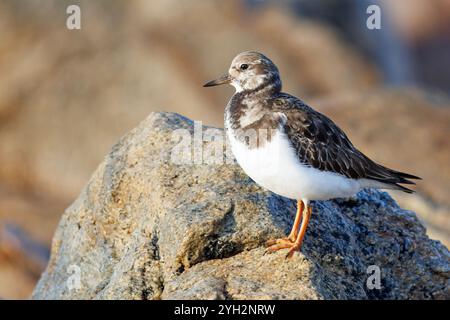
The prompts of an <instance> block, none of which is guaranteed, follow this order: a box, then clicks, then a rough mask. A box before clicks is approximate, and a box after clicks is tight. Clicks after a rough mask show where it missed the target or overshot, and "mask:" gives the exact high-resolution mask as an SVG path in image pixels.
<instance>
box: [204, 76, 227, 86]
mask: <svg viewBox="0 0 450 320" xmlns="http://www.w3.org/2000/svg"><path fill="white" fill-rule="evenodd" d="M230 82H231V77H230V75H229V74H228V73H227V74H225V75H223V76H221V77H220V78H219V79H216V80H212V81H209V82H207V83H205V84H204V85H203V86H204V87H214V86H218V85H221V84H226V83H230Z"/></svg>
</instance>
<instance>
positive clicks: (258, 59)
mask: <svg viewBox="0 0 450 320" xmlns="http://www.w3.org/2000/svg"><path fill="white" fill-rule="evenodd" d="M220 84H231V85H232V86H233V87H235V88H236V92H242V91H248V92H251V91H259V90H260V89H267V88H270V89H272V90H275V91H280V90H281V80H280V75H279V72H278V68H277V67H276V66H275V64H274V63H273V62H272V61H271V60H270V59H269V58H267V57H266V56H265V55H263V54H262V53H259V52H255V51H245V52H242V53H240V54H238V55H237V56H236V57H235V58H234V59H233V61H232V62H231V66H230V69H229V70H228V72H227V73H226V74H225V75H223V76H222V77H220V78H218V79H216V80H212V81H209V82H207V83H206V84H205V85H204V87H212V86H217V85H220Z"/></svg>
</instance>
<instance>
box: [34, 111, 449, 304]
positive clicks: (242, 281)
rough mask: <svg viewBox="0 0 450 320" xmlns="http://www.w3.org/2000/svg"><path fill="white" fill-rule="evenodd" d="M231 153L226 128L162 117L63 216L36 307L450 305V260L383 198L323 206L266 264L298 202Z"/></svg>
mask: <svg viewBox="0 0 450 320" xmlns="http://www.w3.org/2000/svg"><path fill="white" fill-rule="evenodd" d="M202 132H203V137H202ZM192 137H194V139H192ZM199 139H201V141H202V142H201V143H199ZM183 146H184V148H183ZM182 150H184V151H186V152H185V154H184V156H183V157H179V153H180V152H181V151H182ZM224 150H225V153H224V152H223V151H224ZM212 151H215V152H218V154H217V153H216V156H217V157H213V159H214V160H215V161H210V158H211V152H212ZM227 151H228V149H227V148H226V146H224V145H223V132H222V131H221V130H220V129H214V128H205V127H204V128H201V127H200V130H199V127H198V126H196V125H195V124H194V123H193V122H192V121H190V120H189V119H187V118H184V117H182V116H179V115H177V114H173V113H152V114H151V115H150V116H149V117H148V118H147V119H146V120H144V121H143V122H142V123H141V124H140V125H139V126H138V127H136V128H135V129H133V130H132V131H131V132H129V133H128V134H126V135H125V136H124V137H123V138H121V139H120V141H119V142H118V143H117V144H115V145H114V146H113V148H112V150H111V152H110V153H109V154H108V156H107V157H106V158H105V160H104V161H103V162H102V163H101V164H100V166H99V167H98V168H97V170H96V171H95V173H94V174H93V176H92V177H91V179H90V181H89V183H88V184H87V185H86V186H85V188H84V189H83V191H82V192H81V194H80V195H79V197H78V198H77V199H76V200H75V202H74V203H73V204H72V205H71V206H70V207H69V208H68V209H67V210H66V211H65V213H64V214H63V216H62V219H61V221H60V223H59V226H58V228H57V230H56V234H55V236H54V239H53V244H52V249H51V258H50V261H49V264H48V266H47V269H46V271H45V272H44V274H43V275H42V277H41V279H40V280H39V282H38V284H37V286H36V288H35V290H34V293H33V296H32V297H33V298H34V299H449V298H450V292H449V288H450V286H449V279H450V253H449V251H448V250H447V248H445V247H444V246H443V245H442V244H441V243H440V242H438V241H434V240H430V239H429V238H428V237H427V236H426V233H425V228H424V227H423V226H422V224H421V223H420V222H419V220H418V219H417V217H416V215H415V214H414V213H413V212H411V211H406V210H403V209H402V208H400V207H399V206H398V205H397V204H396V203H395V202H394V201H393V200H392V198H391V197H390V196H389V195H388V194H387V193H384V192H380V191H375V190H364V191H362V192H360V193H359V194H358V195H356V196H355V197H353V198H351V199H338V200H333V201H317V202H313V206H314V211H313V215H312V218H311V222H310V225H309V228H308V231H307V234H306V237H305V241H304V244H303V248H302V252H301V253H296V254H295V255H294V257H293V258H292V259H286V258H285V254H286V252H285V251H284V250H281V251H279V252H276V253H272V254H266V251H265V248H264V243H265V241H266V240H268V239H270V238H274V237H280V236H283V235H285V234H286V233H287V232H288V231H289V229H290V227H291V224H292V221H293V218H294V212H295V203H294V202H293V201H291V200H288V199H285V198H282V197H279V196H277V195H275V194H273V193H271V192H269V191H267V190H264V189H262V188H260V187H259V186H257V185H256V184H255V183H254V182H253V181H252V180H251V179H250V178H249V177H248V176H246V175H245V173H244V172H243V171H242V170H241V169H240V168H239V166H238V165H237V164H236V163H235V162H234V161H233V159H232V157H231V156H230V154H229V152H227ZM212 153H214V152H212ZM199 155H200V156H199ZM201 155H203V159H202V157H201Z"/></svg>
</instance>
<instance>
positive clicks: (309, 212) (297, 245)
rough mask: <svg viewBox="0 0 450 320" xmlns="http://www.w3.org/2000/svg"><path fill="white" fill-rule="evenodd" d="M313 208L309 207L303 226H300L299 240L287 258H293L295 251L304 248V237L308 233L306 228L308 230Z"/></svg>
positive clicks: (296, 240)
mask: <svg viewBox="0 0 450 320" xmlns="http://www.w3.org/2000/svg"><path fill="white" fill-rule="evenodd" d="M311 212H312V210H311V206H307V209H306V215H305V217H304V218H303V221H302V225H301V226H300V232H299V234H298V236H297V239H295V242H294V244H293V245H292V246H291V247H290V249H289V252H288V254H287V255H286V258H291V257H292V256H293V255H294V252H295V251H300V248H301V246H302V242H303V237H304V236H305V233H306V228H308V222H309V218H310V217H311Z"/></svg>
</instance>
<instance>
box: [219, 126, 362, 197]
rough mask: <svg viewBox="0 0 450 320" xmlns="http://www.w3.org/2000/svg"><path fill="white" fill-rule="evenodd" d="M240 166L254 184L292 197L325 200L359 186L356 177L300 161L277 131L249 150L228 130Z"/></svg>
mask: <svg viewBox="0 0 450 320" xmlns="http://www.w3.org/2000/svg"><path fill="white" fill-rule="evenodd" d="M227 132H228V138H229V140H230V144H231V147H232V150H233V153H234V156H235V157H236V160H237V162H238V163H239V165H240V166H241V167H242V169H244V171H245V172H246V173H247V174H248V175H249V176H250V178H252V179H253V180H254V181H255V182H256V183H258V184H259V185H261V186H262V187H264V188H266V189H269V190H270V191H272V192H274V193H277V194H279V195H282V196H284V197H287V198H291V199H296V200H299V199H303V200H327V199H332V198H340V197H349V196H352V195H353V194H355V193H356V192H358V191H359V190H360V189H361V188H362V186H361V184H360V183H359V182H358V181H357V180H353V179H348V178H346V177H344V176H342V175H340V174H335V173H331V172H325V171H320V170H318V169H314V168H312V167H309V166H305V165H303V164H301V163H300V161H299V159H298V157H297V155H296V153H295V151H294V149H293V148H292V146H291V144H290V142H289V140H288V138H287V136H286V135H285V134H284V133H283V132H281V131H280V130H277V132H276V134H275V135H274V136H273V137H272V138H271V139H270V142H269V141H268V142H266V143H265V144H264V146H262V147H259V148H253V149H249V148H248V147H247V146H246V145H245V144H243V143H241V142H240V141H238V140H237V139H236V138H235V137H234V135H233V134H232V132H231V130H227Z"/></svg>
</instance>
